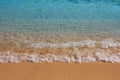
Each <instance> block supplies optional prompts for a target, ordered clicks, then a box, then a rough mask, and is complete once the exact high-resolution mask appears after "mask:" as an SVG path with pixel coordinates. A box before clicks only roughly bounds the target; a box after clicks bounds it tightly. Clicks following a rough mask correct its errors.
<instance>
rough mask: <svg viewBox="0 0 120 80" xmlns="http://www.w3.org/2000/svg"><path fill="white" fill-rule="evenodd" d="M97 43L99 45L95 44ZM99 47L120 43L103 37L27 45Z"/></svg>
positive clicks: (118, 44) (35, 46)
mask: <svg viewBox="0 0 120 80" xmlns="http://www.w3.org/2000/svg"><path fill="white" fill-rule="evenodd" d="M97 44H99V46H98V45H97ZM85 46H87V47H89V48H92V47H100V48H110V47H112V48H113V47H120V43H119V42H117V41H114V40H113V39H105V40H103V41H95V40H84V41H80V42H67V43H43V42H39V43H32V44H30V45H29V47H33V48H45V47H49V48H69V47H85Z"/></svg>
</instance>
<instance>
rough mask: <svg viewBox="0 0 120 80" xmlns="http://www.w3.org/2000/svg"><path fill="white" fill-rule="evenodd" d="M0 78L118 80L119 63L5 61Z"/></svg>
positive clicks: (0, 65) (2, 79) (119, 79)
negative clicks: (14, 62) (15, 62)
mask: <svg viewBox="0 0 120 80" xmlns="http://www.w3.org/2000/svg"><path fill="white" fill-rule="evenodd" d="M0 80H120V64H116V63H114V64H112V63H106V62H93V63H81V64H80V63H38V64H37V63H29V62H23V63H18V64H13V63H6V64H0Z"/></svg>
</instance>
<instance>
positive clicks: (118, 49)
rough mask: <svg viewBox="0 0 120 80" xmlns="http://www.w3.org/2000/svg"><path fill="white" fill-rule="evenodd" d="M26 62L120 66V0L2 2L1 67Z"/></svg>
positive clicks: (0, 14) (10, 0) (0, 31)
mask: <svg viewBox="0 0 120 80" xmlns="http://www.w3.org/2000/svg"><path fill="white" fill-rule="evenodd" d="M21 53H22V54H21ZM20 61H25V62H27V61H30V62H91V61H104V62H112V63H114V62H118V63H120V0H0V63H4V62H16V63H17V62H20Z"/></svg>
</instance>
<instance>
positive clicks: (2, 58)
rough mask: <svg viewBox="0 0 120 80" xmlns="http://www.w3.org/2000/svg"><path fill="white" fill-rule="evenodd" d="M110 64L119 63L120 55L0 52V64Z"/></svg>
mask: <svg viewBox="0 0 120 80" xmlns="http://www.w3.org/2000/svg"><path fill="white" fill-rule="evenodd" d="M23 61H24V62H35V63H41V62H48V63H49V62H66V63H70V62H77V63H82V62H95V61H102V62H111V63H120V53H118V54H112V55H106V53H99V52H97V53H95V54H94V55H91V54H87V55H84V56H82V55H81V54H80V53H76V54H71V55H55V54H46V55H37V54H27V53H26V54H17V53H16V54H11V53H10V52H1V54H0V63H19V62H23Z"/></svg>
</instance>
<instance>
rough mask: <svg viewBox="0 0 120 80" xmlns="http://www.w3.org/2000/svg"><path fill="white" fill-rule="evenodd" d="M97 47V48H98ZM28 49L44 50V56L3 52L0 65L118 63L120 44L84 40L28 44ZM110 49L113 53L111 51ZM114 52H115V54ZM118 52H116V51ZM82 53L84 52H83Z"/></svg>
mask: <svg viewBox="0 0 120 80" xmlns="http://www.w3.org/2000/svg"><path fill="white" fill-rule="evenodd" d="M98 45H99V46H98ZM28 47H31V48H34V49H38V50H39V49H41V51H44V50H43V49H45V48H46V51H45V52H44V54H40V53H35V52H32V53H25V52H23V53H19V52H14V51H3V52H0V63H9V62H10V63H19V62H35V63H40V62H66V63H70V62H77V63H82V62H95V61H102V62H111V63H120V50H119V48H120V43H119V42H117V41H114V40H113V39H105V40H103V41H101V42H97V41H94V40H85V41H81V42H68V43H58V44H57V43H56V44H55V43H43V42H41V43H36V44H35V43H34V44H30V45H29V46H28ZM71 47H72V48H73V51H72V52H71V53H69V51H70V49H67V48H71ZM81 47H82V48H84V49H86V51H87V52H85V54H83V53H82V50H83V49H82V48H81ZM49 48H50V49H51V50H52V49H53V50H54V49H59V48H61V50H64V51H65V52H66V53H64V51H63V53H62V54H59V53H57V51H56V53H55V52H53V53H50V52H49ZM112 49H113V50H114V51H112ZM115 50H116V52H115ZM117 50H118V51H117ZM60 52H62V51H60ZM83 52H84V51H83Z"/></svg>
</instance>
